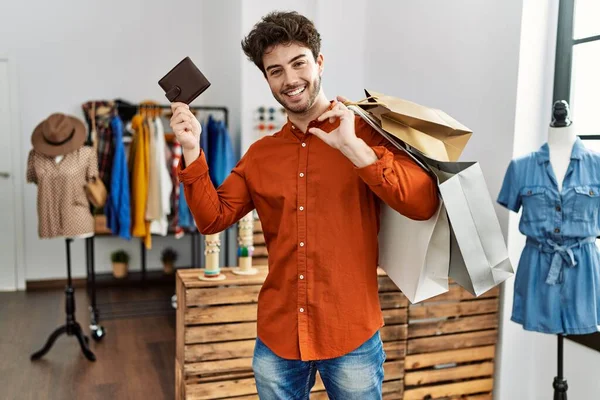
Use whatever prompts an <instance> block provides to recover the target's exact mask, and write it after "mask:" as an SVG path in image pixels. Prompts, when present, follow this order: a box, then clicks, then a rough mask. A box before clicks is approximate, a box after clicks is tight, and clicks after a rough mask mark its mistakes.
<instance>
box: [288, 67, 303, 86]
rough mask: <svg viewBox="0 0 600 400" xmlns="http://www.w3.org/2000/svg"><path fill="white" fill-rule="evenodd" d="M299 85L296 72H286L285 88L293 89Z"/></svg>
mask: <svg viewBox="0 0 600 400" xmlns="http://www.w3.org/2000/svg"><path fill="white" fill-rule="evenodd" d="M299 83H300V79H299V77H298V74H297V73H296V71H294V70H292V71H286V73H285V81H284V84H285V87H295V86H298V84H299Z"/></svg>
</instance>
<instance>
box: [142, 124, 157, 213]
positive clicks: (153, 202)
mask: <svg viewBox="0 0 600 400" xmlns="http://www.w3.org/2000/svg"><path fill="white" fill-rule="evenodd" d="M144 125H145V126H146V128H147V129H148V138H149V141H148V146H149V148H150V153H149V157H150V158H149V160H150V164H149V169H148V202H147V203H146V219H147V220H148V221H150V222H152V221H155V220H157V219H159V218H160V185H159V177H158V163H157V162H156V140H157V139H156V125H155V124H154V121H153V119H152V118H149V117H147V118H145V119H144Z"/></svg>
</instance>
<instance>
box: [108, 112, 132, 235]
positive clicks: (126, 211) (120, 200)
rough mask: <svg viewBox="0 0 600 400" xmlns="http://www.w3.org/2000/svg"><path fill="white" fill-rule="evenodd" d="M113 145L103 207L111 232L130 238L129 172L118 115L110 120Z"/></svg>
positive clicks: (121, 125)
mask: <svg viewBox="0 0 600 400" xmlns="http://www.w3.org/2000/svg"><path fill="white" fill-rule="evenodd" d="M111 128H112V133H113V134H112V139H113V147H114V155H113V165H112V172H111V175H110V179H111V181H110V187H109V191H108V199H107V201H106V206H105V207H104V213H105V214H106V224H107V226H108V228H109V229H110V230H111V231H112V233H113V234H115V235H119V236H120V237H122V238H123V239H127V240H129V239H131V204H130V199H129V176H128V175H129V172H128V170H127V159H126V157H125V146H124V145H123V121H121V118H120V117H119V116H115V117H113V119H112V121H111Z"/></svg>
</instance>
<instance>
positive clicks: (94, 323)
mask: <svg viewBox="0 0 600 400" xmlns="http://www.w3.org/2000/svg"><path fill="white" fill-rule="evenodd" d="M114 106H115V109H117V110H119V109H135V110H138V111H139V110H142V109H146V110H152V109H160V110H165V109H170V108H171V106H170V105H168V104H131V103H124V102H121V103H119V104H115V105H114ZM190 109H191V110H195V111H216V112H220V113H222V115H223V122H224V123H225V126H226V127H229V110H228V108H227V107H221V106H190ZM231 229H232V227H231V228H228V229H226V230H225V231H224V233H223V235H224V238H223V242H224V247H225V249H226V251H224V253H225V254H224V259H225V260H224V262H225V265H229V262H230V257H229V244H230V242H231V241H230V240H229V232H230V230H231ZM172 234H173V232H169V233H168V235H172ZM188 234H189V235H190V238H191V253H192V254H191V256H192V263H191V264H192V265H191V268H202V266H203V264H204V263H203V258H202V256H201V254H202V250H203V247H204V243H203V241H202V240H201V234H200V233H199V232H198V231H197V230H196V231H192V232H189V233H188ZM97 236H98V237H104V236H106V237H112V235H97ZM94 240H95V236H92V237H90V238H88V239H86V246H85V253H86V266H87V288H88V296H89V297H90V298H91V301H90V303H91V305H90V310H89V311H90V329H91V331H92V337H93V338H94V339H95V340H100V339H102V337H103V336H104V335H105V331H104V328H103V327H102V326H100V325H99V322H100V316H101V312H100V309H99V306H102V308H103V309H104V308H106V310H105V312H106V314H105V315H107V316H110V318H111V319H112V318H123V317H134V316H143V315H155V314H157V313H164V312H167V311H171V312H172V311H173V309H172V307H171V299H170V298H169V299H168V300H165V302H159V304H158V305H156V304H155V305H153V306H152V305H151V306H144V305H142V304H136V308H137V310H136V311H131V310H128V311H126V312H119V310H117V308H118V307H113V305H118V304H120V303H103V304H97V302H96V286H97V279H96V271H95V257H94ZM146 258H147V249H146V247H145V246H144V243H143V238H140V263H141V273H140V274H137V275H136V277H135V278H132V279H126V280H125V282H123V281H119V282H118V283H119V285H120V286H131V285H135V286H140V285H141V286H142V287H144V286H146V285H149V284H155V283H163V284H164V283H167V284H173V286H174V284H175V278H174V275H175V274H173V275H167V276H161V277H159V278H152V279H151V278H150V277H149V273H148V272H147V265H146ZM113 283H115V284H116V283H117V282H116V279H115V281H114V282H113ZM140 303H156V301H143V302H140Z"/></svg>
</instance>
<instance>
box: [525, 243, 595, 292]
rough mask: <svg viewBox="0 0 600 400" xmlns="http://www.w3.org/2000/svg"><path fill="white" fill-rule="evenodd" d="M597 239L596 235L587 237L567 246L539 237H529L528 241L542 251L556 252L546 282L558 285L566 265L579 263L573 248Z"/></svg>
mask: <svg viewBox="0 0 600 400" xmlns="http://www.w3.org/2000/svg"><path fill="white" fill-rule="evenodd" d="M595 241H596V237H595V236H591V237H587V238H583V239H580V240H578V241H576V242H575V243H573V244H571V245H569V246H566V245H559V244H558V243H556V242H555V241H553V240H552V239H546V243H543V242H540V241H538V240H537V239H534V238H531V237H528V238H527V243H528V244H531V245H534V246H535V247H537V248H538V249H539V250H540V251H543V252H544V253H550V254H554V255H553V256H552V262H551V264H550V270H549V271H548V276H547V277H546V283H547V284H548V285H556V284H557V283H562V281H563V280H562V271H563V268H564V266H567V267H568V268H573V267H575V266H576V265H577V260H576V259H575V253H573V249H574V248H576V247H581V245H584V244H588V243H594V242H595Z"/></svg>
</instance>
